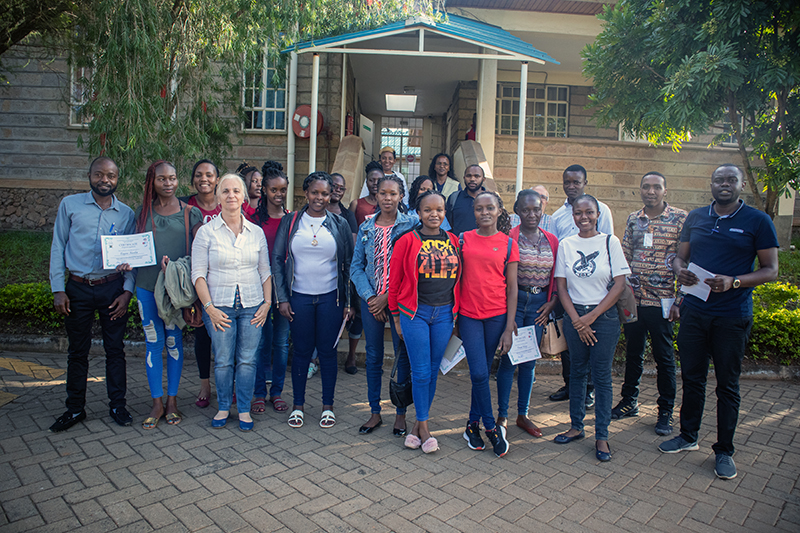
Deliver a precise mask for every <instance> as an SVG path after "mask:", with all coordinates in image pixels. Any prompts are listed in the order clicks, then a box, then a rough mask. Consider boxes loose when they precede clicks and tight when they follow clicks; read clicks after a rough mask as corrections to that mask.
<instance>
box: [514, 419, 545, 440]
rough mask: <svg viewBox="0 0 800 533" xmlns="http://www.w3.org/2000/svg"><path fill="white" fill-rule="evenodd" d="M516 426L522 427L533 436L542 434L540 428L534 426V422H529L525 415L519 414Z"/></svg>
mask: <svg viewBox="0 0 800 533" xmlns="http://www.w3.org/2000/svg"><path fill="white" fill-rule="evenodd" d="M517 427H520V428H522V429H524V430H525V431H527V432H528V433H530V434H531V435H532V436H534V437H541V436H542V430H540V429H539V428H538V427H536V424H534V423H533V422H531V420H530V418H528V417H527V416H523V415H519V416H518V417H517Z"/></svg>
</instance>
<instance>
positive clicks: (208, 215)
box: [186, 194, 222, 224]
mask: <svg viewBox="0 0 800 533" xmlns="http://www.w3.org/2000/svg"><path fill="white" fill-rule="evenodd" d="M186 203H187V204H189V205H192V206H194V207H196V208H197V209H199V210H200V212H201V213H203V224H208V223H209V221H211V219H214V218H217V216H219V214H220V213H221V212H222V206H220V205H219V204H217V207H216V208H214V209H212V210H211V211H206V210H205V209H203V208H202V207H200V206H199V205H197V195H196V194H193V195H191V196H190V197H189V199H188V200H187V201H186Z"/></svg>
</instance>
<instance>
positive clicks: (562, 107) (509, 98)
mask: <svg viewBox="0 0 800 533" xmlns="http://www.w3.org/2000/svg"><path fill="white" fill-rule="evenodd" d="M526 92H527V96H528V102H527V105H526V107H525V116H526V120H525V133H526V135H532V136H534V137H566V136H567V125H568V124H567V120H568V117H569V87H565V86H555V85H547V86H544V85H531V84H528V90H527V91H526ZM496 109H497V113H496V117H495V132H496V133H497V134H498V135H517V132H518V127H519V86H513V85H511V84H498V87H497V108H496Z"/></svg>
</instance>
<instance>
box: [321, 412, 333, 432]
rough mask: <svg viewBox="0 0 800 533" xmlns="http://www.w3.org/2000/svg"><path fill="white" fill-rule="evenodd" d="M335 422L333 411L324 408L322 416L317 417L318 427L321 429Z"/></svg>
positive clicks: (330, 426)
mask: <svg viewBox="0 0 800 533" xmlns="http://www.w3.org/2000/svg"><path fill="white" fill-rule="evenodd" d="M334 424H336V415H334V414H333V411H331V410H329V409H326V410H324V411H322V418H320V419H319V427H321V428H323V429H328V428H332V427H333V426H334Z"/></svg>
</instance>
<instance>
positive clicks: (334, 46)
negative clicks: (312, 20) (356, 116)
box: [283, 15, 559, 64]
mask: <svg viewBox="0 0 800 533" xmlns="http://www.w3.org/2000/svg"><path fill="white" fill-rule="evenodd" d="M417 31H418V32H419V46H418V49H417V50H397V49H383V50H376V49H364V48H346V46H347V45H348V44H354V43H358V42H363V41H370V40H373V39H378V38H381V37H389V36H392V35H400V34H404V33H414V32H417ZM426 31H427V32H431V33H433V34H436V35H443V36H446V37H450V38H452V39H455V40H458V41H462V42H466V43H469V44H473V45H476V46H480V47H483V48H486V49H489V50H494V51H495V52H497V54H492V55H491V57H487V56H488V54H480V53H461V52H438V51H430V50H425V32H426ZM291 51H295V52H297V53H298V54H302V53H307V52H316V53H318V52H338V53H345V54H380V55H413V56H415V57H445V58H451V59H499V60H512V61H532V62H535V63H540V64H544V63H545V62H549V63H554V64H559V62H558V61H556V60H555V59H553V58H552V57H550V56H549V55H548V54H546V53H545V52H542V51H541V50H537V49H536V48H534V47H533V46H532V45H531V44H529V43H526V42H525V41H523V40H522V39H520V38H518V37H515V36H514V35H512V34H510V33H509V32H507V31H506V30H504V29H503V28H500V27H498V26H493V25H491V24H486V23H484V22H479V21H476V20H472V19H468V18H465V17H460V16H458V15H448V16H447V19H446V21H444V22H435V21H433V20H432V19H430V18H428V17H424V16H420V17H414V18H410V19H407V20H400V21H397V22H393V23H391V24H387V25H386V26H382V27H380V28H376V29H372V30H364V31H359V32H354V33H346V34H343V35H336V36H334V37H326V38H324V39H319V40H315V41H305V42H302V43H297V45H296V46H294V47H291V48H286V49H284V50H283V52H284V53H286V52H291Z"/></svg>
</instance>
